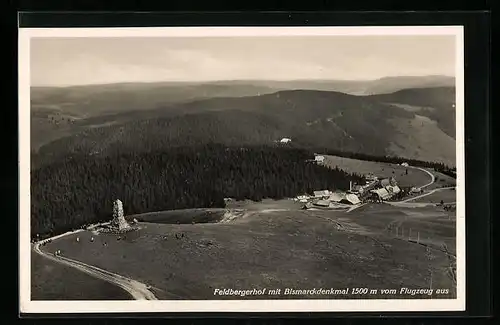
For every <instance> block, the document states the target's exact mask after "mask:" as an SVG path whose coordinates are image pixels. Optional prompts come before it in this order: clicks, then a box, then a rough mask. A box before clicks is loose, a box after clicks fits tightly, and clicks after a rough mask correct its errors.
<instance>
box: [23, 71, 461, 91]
mask: <svg viewBox="0 0 500 325" xmlns="http://www.w3.org/2000/svg"><path fill="white" fill-rule="evenodd" d="M429 77H442V78H453V79H456V77H455V76H451V75H445V74H435V75H432V74H430V75H399V76H395V75H392V76H391V75H389V76H385V77H380V78H374V79H319V78H304V79H209V80H157V81H116V82H102V83H90V84H85V83H82V84H65V85H62V84H60V85H56V84H45V85H41V84H39V85H30V88H70V87H88V86H100V85H118V84H159V83H178V84H182V83H185V84H186V83H191V84H204V83H205V84H206V83H217V82H266V81H267V82H294V81H311V82H333V81H338V82H374V81H380V80H382V79H390V78H429Z"/></svg>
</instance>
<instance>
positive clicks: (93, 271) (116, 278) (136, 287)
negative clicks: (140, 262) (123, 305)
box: [33, 233, 158, 300]
mask: <svg viewBox="0 0 500 325" xmlns="http://www.w3.org/2000/svg"><path fill="white" fill-rule="evenodd" d="M67 234H68V233H66V234H62V235H59V236H56V237H53V238H52V239H55V238H61V237H63V236H65V235H67ZM40 244H41V243H36V244H35V245H34V247H33V250H34V251H35V252H36V253H37V254H39V255H41V256H43V257H45V258H48V259H50V260H52V261H54V262H57V263H61V264H64V265H67V266H71V267H73V268H76V269H77V270H79V271H82V272H84V273H87V274H89V275H92V276H94V277H96V278H98V279H101V280H104V281H107V282H110V283H112V284H115V285H117V286H118V287H120V288H122V289H123V290H125V291H127V292H128V293H129V294H130V295H131V296H132V297H133V298H134V299H135V300H158V299H157V298H156V297H155V295H154V294H153V293H152V292H151V291H149V289H148V286H146V285H145V284H144V283H141V282H138V281H135V280H132V279H129V278H126V277H124V276H121V275H118V274H116V273H112V272H109V271H106V270H103V269H100V268H98V267H95V266H92V265H88V264H85V263H83V262H80V261H76V260H72V259H69V258H67V257H63V256H58V257H55V256H53V255H51V254H49V253H46V252H44V251H42V250H41V248H40Z"/></svg>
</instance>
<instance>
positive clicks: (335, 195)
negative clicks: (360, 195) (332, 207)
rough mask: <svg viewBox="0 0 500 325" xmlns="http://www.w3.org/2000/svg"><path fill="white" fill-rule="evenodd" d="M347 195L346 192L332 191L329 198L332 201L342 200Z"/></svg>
mask: <svg viewBox="0 0 500 325" xmlns="http://www.w3.org/2000/svg"><path fill="white" fill-rule="evenodd" d="M345 197H346V195H345V193H340V192H334V193H332V194H331V195H330V197H329V198H328V200H329V201H332V202H340V201H342V200H343V199H345Z"/></svg>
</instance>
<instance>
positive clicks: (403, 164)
mask: <svg viewBox="0 0 500 325" xmlns="http://www.w3.org/2000/svg"><path fill="white" fill-rule="evenodd" d="M401 166H403V167H408V166H409V165H408V163H407V162H404V163H401Z"/></svg>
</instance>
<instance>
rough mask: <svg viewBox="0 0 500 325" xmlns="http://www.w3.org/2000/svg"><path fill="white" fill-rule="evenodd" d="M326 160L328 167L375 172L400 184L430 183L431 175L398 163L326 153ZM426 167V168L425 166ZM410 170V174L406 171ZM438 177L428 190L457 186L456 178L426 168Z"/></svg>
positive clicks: (417, 184)
mask: <svg viewBox="0 0 500 325" xmlns="http://www.w3.org/2000/svg"><path fill="white" fill-rule="evenodd" d="M324 157H325V160H324V162H323V164H325V165H326V166H328V167H331V168H335V167H338V168H340V169H343V170H345V171H347V172H351V173H358V174H363V175H365V174H370V173H371V174H373V175H375V176H377V177H379V178H387V177H394V178H396V181H397V182H398V185H399V186H402V187H407V186H415V187H420V186H423V185H427V184H429V182H430V181H431V177H430V175H429V174H427V173H426V172H424V171H422V170H420V169H416V168H412V167H404V166H401V165H396V164H389V163H383V162H375V161H366V160H358V159H351V158H343V157H338V156H329V155H325V156H324ZM424 169H425V168H424ZM407 170H408V174H406V171H407ZM426 170H427V171H429V172H430V173H432V174H433V175H434V176H435V177H436V181H435V183H433V184H430V185H429V186H427V187H426V190H431V189H434V188H438V187H442V186H455V184H456V180H455V179H454V178H452V177H450V176H447V175H444V174H442V173H439V172H436V171H434V170H431V169H426Z"/></svg>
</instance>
